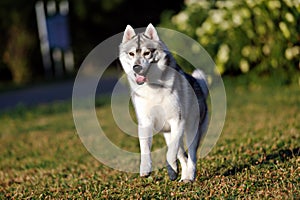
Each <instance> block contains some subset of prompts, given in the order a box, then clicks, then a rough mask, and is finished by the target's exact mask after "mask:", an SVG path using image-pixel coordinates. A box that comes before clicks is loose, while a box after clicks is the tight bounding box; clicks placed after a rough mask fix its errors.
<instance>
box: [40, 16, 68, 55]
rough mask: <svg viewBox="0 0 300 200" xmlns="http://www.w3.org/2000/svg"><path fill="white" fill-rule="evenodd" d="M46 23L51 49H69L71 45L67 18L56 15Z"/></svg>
mask: <svg viewBox="0 0 300 200" xmlns="http://www.w3.org/2000/svg"><path fill="white" fill-rule="evenodd" d="M46 21H47V31H48V38H49V45H50V48H60V49H62V50H67V49H69V48H70V45H71V44H70V34H69V26H68V19H67V16H65V15H61V14H56V15H54V16H51V17H48V18H47V19H46Z"/></svg>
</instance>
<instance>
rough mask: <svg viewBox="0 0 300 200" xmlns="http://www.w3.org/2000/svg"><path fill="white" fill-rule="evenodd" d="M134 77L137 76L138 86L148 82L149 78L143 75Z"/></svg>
mask: <svg viewBox="0 0 300 200" xmlns="http://www.w3.org/2000/svg"><path fill="white" fill-rule="evenodd" d="M134 75H135V82H136V83H137V84H138V85H143V84H144V83H145V82H146V81H147V78H146V77H145V76H143V75H139V74H134Z"/></svg>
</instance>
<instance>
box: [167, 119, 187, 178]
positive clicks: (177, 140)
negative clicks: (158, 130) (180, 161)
mask: <svg viewBox="0 0 300 200" xmlns="http://www.w3.org/2000/svg"><path fill="white" fill-rule="evenodd" d="M183 127H184V123H183V122H173V123H171V135H170V137H169V140H170V141H169V142H167V143H168V151H167V170H168V174H169V177H170V180H172V181H174V180H175V179H177V176H178V166H177V155H178V151H179V148H180V146H181V142H182V136H183Z"/></svg>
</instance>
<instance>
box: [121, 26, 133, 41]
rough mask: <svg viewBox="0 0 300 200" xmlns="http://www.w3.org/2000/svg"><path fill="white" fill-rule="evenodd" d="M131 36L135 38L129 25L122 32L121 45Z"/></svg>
mask: <svg viewBox="0 0 300 200" xmlns="http://www.w3.org/2000/svg"><path fill="white" fill-rule="evenodd" d="M133 36H135V32H134V29H133V28H132V27H131V26H130V25H127V26H126V29H125V31H124V35H123V40H122V43H123V42H127V41H129V40H130V39H131V38H132V37H133Z"/></svg>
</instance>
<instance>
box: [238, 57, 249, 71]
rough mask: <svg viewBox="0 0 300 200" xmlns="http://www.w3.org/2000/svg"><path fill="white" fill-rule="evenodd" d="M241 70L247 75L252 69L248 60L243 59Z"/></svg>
mask: <svg viewBox="0 0 300 200" xmlns="http://www.w3.org/2000/svg"><path fill="white" fill-rule="evenodd" d="M240 69H241V71H242V72H243V73H247V72H248V71H249V69H250V67H249V63H248V61H247V60H245V59H241V61H240Z"/></svg>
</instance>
